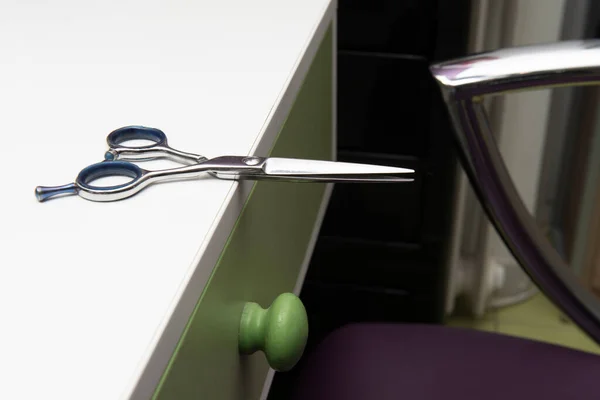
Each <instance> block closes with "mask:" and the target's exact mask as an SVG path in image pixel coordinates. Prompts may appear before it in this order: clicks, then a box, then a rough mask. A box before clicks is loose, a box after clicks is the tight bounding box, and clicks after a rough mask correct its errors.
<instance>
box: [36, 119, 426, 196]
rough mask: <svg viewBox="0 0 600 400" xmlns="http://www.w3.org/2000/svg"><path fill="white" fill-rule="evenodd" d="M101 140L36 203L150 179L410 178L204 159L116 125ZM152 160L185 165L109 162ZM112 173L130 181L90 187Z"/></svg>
mask: <svg viewBox="0 0 600 400" xmlns="http://www.w3.org/2000/svg"><path fill="white" fill-rule="evenodd" d="M138 139H144V140H150V141H152V142H154V144H150V145H145V146H139V147H126V146H123V145H122V144H121V143H123V142H125V141H129V140H138ZM107 142H108V144H109V147H110V149H109V151H108V152H106V155H105V158H106V161H103V162H100V163H97V164H93V165H90V166H88V167H86V168H84V169H83V170H82V171H81V172H80V173H79V175H78V176H77V179H75V182H74V183H71V184H67V185H62V186H56V187H43V186H38V187H37V188H36V189H35V194H36V197H37V199H38V201H40V202H42V201H45V200H47V199H50V198H52V197H55V196H64V195H72V194H78V195H79V196H81V197H83V198H85V199H87V200H92V201H115V200H122V199H125V198H127V197H131V196H133V195H135V194H136V193H138V192H140V191H141V190H142V189H144V188H145V187H147V186H149V185H151V184H154V183H159V182H166V181H176V180H186V179H198V178H201V177H204V176H206V177H210V176H211V175H212V176H214V177H217V178H219V179H236V180H237V179H249V180H276V181H287V182H322V183H326V182H363V183H394V182H411V181H413V180H414V177H413V174H414V170H412V169H408V168H396V167H386V166H380V165H370V164H357V163H344V162H335V161H320V160H305V159H292V158H275V157H274V158H263V157H248V156H222V157H216V158H213V159H210V160H209V159H206V158H205V157H203V156H200V155H196V154H192V153H184V152H181V151H178V150H175V149H172V148H170V147H169V146H168V145H167V138H166V136H165V134H164V133H163V132H162V131H160V130H158V129H154V128H145V127H139V126H136V127H124V128H121V129H117V130H116V131H114V132H112V133H111V134H110V135H109V136H108V138H107ZM155 158H168V159H171V160H173V161H177V162H180V163H183V164H191V165H187V166H185V167H179V168H171V169H164V170H156V171H147V170H144V169H142V168H140V167H138V166H137V165H135V164H132V163H130V162H127V161H115V160H127V159H129V160H135V161H145V160H151V159H155ZM207 173H208V174H210V175H208V174H207ZM114 176H124V177H128V178H131V181H129V182H127V183H125V184H121V185H115V186H95V185H92V182H93V181H95V180H97V179H99V178H106V177H114Z"/></svg>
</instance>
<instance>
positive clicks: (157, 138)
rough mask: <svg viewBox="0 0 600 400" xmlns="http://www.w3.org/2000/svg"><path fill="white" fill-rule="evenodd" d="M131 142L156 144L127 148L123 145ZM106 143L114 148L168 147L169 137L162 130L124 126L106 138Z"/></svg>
mask: <svg viewBox="0 0 600 400" xmlns="http://www.w3.org/2000/svg"><path fill="white" fill-rule="evenodd" d="M129 140H150V141H152V142H154V143H152V144H149V145H145V146H125V145H123V144H122V143H123V142H127V141H129ZM106 142H107V143H108V145H109V146H110V147H111V148H112V147H128V148H143V147H146V148H148V147H154V146H156V145H164V146H166V145H167V135H165V133H164V132H163V131H161V130H160V129H156V128H148V127H145V126H136V125H132V126H124V127H122V128H119V129H115V130H114V131H112V132H111V133H109V134H108V136H107V137H106Z"/></svg>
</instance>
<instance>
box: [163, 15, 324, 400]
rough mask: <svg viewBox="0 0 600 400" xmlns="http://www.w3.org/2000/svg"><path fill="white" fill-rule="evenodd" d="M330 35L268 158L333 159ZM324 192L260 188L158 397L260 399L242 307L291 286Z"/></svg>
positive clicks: (281, 185)
mask: <svg viewBox="0 0 600 400" xmlns="http://www.w3.org/2000/svg"><path fill="white" fill-rule="evenodd" d="M332 39H333V37H332V28H331V26H330V27H329V29H328V30H327V32H326V34H325V36H324V39H323V41H322V43H321V45H320V47H319V50H318V51H317V53H316V55H315V58H314V60H313V63H312V65H311V67H310V68H309V71H308V73H307V75H306V77H305V79H304V82H303V84H302V87H301V89H300V91H299V93H298V95H297V97H296V99H295V101H294V104H293V107H292V109H291V111H290V113H289V115H288V117H287V119H286V121H285V123H284V125H283V128H282V130H281V132H280V133H279V136H278V138H277V140H276V142H275V145H274V146H273V148H272V150H271V152H270V156H277V157H296V158H312V159H321V160H330V159H331V157H332V126H333V124H332V122H333V121H332V118H333V108H332V105H333V102H332V96H333V93H332V79H333V71H332V67H333V56H334V54H333V51H332V50H333V49H332V43H333V42H332ZM324 193H325V185H324V184H319V183H286V182H267V181H263V182H257V183H256V184H255V185H254V188H253V190H252V193H251V194H250V196H249V198H248V201H247V202H246V204H245V205H244V209H243V210H242V213H241V214H240V217H239V218H238V220H237V222H236V225H235V227H234V229H233V231H232V233H231V235H230V237H229V239H228V242H227V244H226V246H225V249H224V250H223V252H222V254H221V256H220V259H219V261H218V263H217V266H216V267H215V270H214V271H213V274H212V276H211V278H210V280H209V283H208V285H207V287H206V289H205V290H204V292H203V294H202V296H201V298H200V300H199V302H198V304H197V305H196V308H195V309H194V311H193V313H192V316H191V318H190V320H189V322H188V325H187V326H186V328H185V331H184V333H183V335H182V337H181V339H180V341H179V343H178V345H177V348H176V350H175V352H174V354H173V357H172V359H171V361H170V363H169V365H168V367H167V369H166V371H165V373H164V375H163V377H162V378H161V381H160V383H159V386H158V388H157V390H156V392H155V394H154V399H159V400H173V399H177V400H186V399H210V400H221V399H227V400H231V399H244V400H246V399H258V398H259V397H260V394H261V392H262V389H263V384H264V380H265V378H266V375H267V372H268V368H269V366H268V364H267V361H266V358H265V356H264V354H263V353H261V352H257V353H254V354H252V355H249V356H244V355H240V353H239V351H238V329H239V324H240V318H241V315H242V310H243V308H244V304H245V303H246V302H255V303H258V304H259V305H260V306H262V307H264V308H267V307H269V306H270V305H271V303H272V302H273V300H274V299H275V298H276V297H277V296H278V295H280V294H281V293H283V292H291V291H293V289H294V286H295V284H296V280H297V279H298V274H299V272H300V268H301V265H302V262H303V260H304V257H305V253H306V249H307V246H308V244H309V241H310V238H311V234H312V230H313V227H314V224H315V222H316V220H317V215H318V212H319V208H320V206H321V202H322V199H323V196H324ZM309 330H310V327H309Z"/></svg>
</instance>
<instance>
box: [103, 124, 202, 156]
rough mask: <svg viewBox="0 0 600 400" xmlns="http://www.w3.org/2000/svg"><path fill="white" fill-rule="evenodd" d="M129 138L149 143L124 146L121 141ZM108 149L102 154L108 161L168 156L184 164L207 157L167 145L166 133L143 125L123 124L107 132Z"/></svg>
mask: <svg viewBox="0 0 600 400" xmlns="http://www.w3.org/2000/svg"><path fill="white" fill-rule="evenodd" d="M130 140H149V141H151V142H154V143H151V144H146V145H142V146H126V145H124V144H123V143H124V142H127V141H130ZM106 142H107V143H108V147H109V150H108V151H107V152H106V153H105V154H104V158H105V159H106V160H108V161H117V160H129V161H134V160H135V161H148V160H153V159H158V158H169V159H171V160H173V161H176V162H180V163H183V164H186V165H190V164H197V163H199V162H203V161H206V160H207V158H206V157H204V156H201V155H198V154H192V153H186V152H184V151H179V150H175V149H173V148H172V147H169V145H168V143H167V135H165V133H164V132H163V131H161V130H160V129H156V128H148V127H145V126H137V125H132V126H124V127H122V128H119V129H116V130H114V131H112V132H111V133H109V135H108V136H107V138H106Z"/></svg>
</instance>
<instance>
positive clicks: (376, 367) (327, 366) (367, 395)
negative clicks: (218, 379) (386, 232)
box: [292, 324, 600, 400]
mask: <svg viewBox="0 0 600 400" xmlns="http://www.w3.org/2000/svg"><path fill="white" fill-rule="evenodd" d="M305 357H306V358H305V360H304V363H303V365H302V367H301V371H299V377H298V380H297V381H296V385H295V388H294V391H295V392H294V396H293V397H292V398H293V400H325V399H327V400H335V399H347V400H388V399H407V400H408V399H410V400H449V399H457V400H495V399H498V400H499V399H502V400H522V399H523V400H524V399H527V400H534V399H541V400H558V399H560V400H564V399H577V400H587V399H594V400H598V399H600V356H596V355H594V354H588V353H585V352H581V351H577V350H571V349H568V348H565V347H560V346H556V345H552V344H547V343H542V342H537V341H533V340H526V339H521V338H515V337H510V336H504V335H500V334H495V333H486V332H479V331H473V330H470V329H461V328H450V327H444V326H433V325H432V326H430V325H402V324H355V325H348V326H345V327H343V328H341V329H339V330H337V331H335V332H333V333H332V334H330V335H329V336H328V337H327V338H326V339H325V340H324V341H323V342H322V343H321V344H320V345H319V346H317V348H316V349H315V350H314V351H313V352H311V353H310V354H306V355H305Z"/></svg>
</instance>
